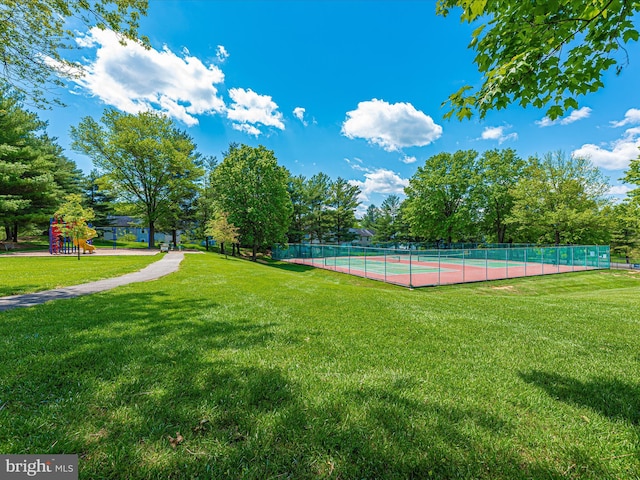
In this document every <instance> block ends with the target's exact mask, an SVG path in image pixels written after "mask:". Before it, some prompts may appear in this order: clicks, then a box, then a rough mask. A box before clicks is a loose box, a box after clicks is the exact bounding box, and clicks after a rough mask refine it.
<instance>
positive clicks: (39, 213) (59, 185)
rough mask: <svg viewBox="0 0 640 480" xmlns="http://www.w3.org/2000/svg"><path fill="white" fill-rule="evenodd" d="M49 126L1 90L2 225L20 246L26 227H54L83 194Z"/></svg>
mask: <svg viewBox="0 0 640 480" xmlns="http://www.w3.org/2000/svg"><path fill="white" fill-rule="evenodd" d="M46 125H47V124H46V123H45V122H42V121H41V120H39V119H38V117H37V115H36V114H34V113H31V112H28V111H26V110H25V109H24V108H23V107H22V104H21V97H20V96H18V95H16V94H15V93H12V92H10V91H9V90H8V89H4V88H0V224H2V225H3V226H4V229H5V234H6V237H7V238H8V239H10V240H12V241H14V242H17V241H18V231H19V229H20V228H23V227H25V226H28V225H30V224H36V225H37V224H42V223H46V222H48V220H49V217H50V216H51V213H52V212H53V211H54V210H55V208H57V206H58V205H59V203H60V200H59V199H60V198H61V197H62V196H63V195H64V194H65V193H73V192H77V191H79V186H78V185H79V177H80V175H81V173H80V171H79V170H78V169H77V168H76V165H75V163H73V162H71V161H70V160H68V159H67V158H65V157H64V155H63V154H62V149H61V148H60V147H59V146H58V145H57V144H56V143H55V139H51V138H50V137H48V136H47V134H46V133H43V130H44V129H45V128H46Z"/></svg>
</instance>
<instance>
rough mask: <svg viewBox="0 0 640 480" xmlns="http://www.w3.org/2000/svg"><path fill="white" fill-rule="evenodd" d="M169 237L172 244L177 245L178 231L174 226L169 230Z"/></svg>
mask: <svg viewBox="0 0 640 480" xmlns="http://www.w3.org/2000/svg"><path fill="white" fill-rule="evenodd" d="M171 239H172V240H173V246H174V247H177V246H178V231H177V230H176V229H175V228H174V229H173V230H171Z"/></svg>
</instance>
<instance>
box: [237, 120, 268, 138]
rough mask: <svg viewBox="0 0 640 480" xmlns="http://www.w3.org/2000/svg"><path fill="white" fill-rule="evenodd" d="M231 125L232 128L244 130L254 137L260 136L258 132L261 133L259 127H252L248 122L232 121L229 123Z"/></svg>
mask: <svg viewBox="0 0 640 480" xmlns="http://www.w3.org/2000/svg"><path fill="white" fill-rule="evenodd" d="M231 127H232V128H233V129H234V130H238V131H239V132H244V133H246V134H248V135H253V136H255V137H258V136H260V134H261V133H262V132H261V131H260V129H258V128H256V127H254V126H253V125H249V124H248V123H234V124H232V125H231Z"/></svg>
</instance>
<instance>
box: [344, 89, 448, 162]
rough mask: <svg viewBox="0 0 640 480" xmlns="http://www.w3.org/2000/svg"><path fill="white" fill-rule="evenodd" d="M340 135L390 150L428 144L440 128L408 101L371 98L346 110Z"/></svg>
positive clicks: (435, 136)
mask: <svg viewBox="0 0 640 480" xmlns="http://www.w3.org/2000/svg"><path fill="white" fill-rule="evenodd" d="M342 134H343V135H344V136H346V137H348V138H351V139H353V138H364V139H365V140H368V141H369V142H370V143H373V144H375V145H378V146H380V147H382V148H383V149H385V150H386V151H388V152H393V151H399V150H400V149H401V148H403V147H416V146H417V147H421V146H424V145H429V144H430V143H431V142H433V141H435V140H437V139H438V138H440V136H441V135H442V127H441V126H440V125H437V124H436V123H435V122H434V121H433V119H432V118H431V117H430V116H428V115H425V114H424V113H423V112H421V111H419V110H416V108H415V107H414V106H413V105H411V104H410V103H394V104H389V103H387V102H385V101H384V100H377V99H375V98H374V99H372V100H370V101H366V102H360V103H359V104H358V108H357V109H356V110H352V111H350V112H347V119H346V120H345V121H344V123H343V124H342Z"/></svg>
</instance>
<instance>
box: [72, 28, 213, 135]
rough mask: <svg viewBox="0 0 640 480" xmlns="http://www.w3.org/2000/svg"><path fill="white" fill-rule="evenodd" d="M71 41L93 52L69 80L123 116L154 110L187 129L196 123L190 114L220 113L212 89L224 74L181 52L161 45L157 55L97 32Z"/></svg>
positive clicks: (95, 29)
mask: <svg viewBox="0 0 640 480" xmlns="http://www.w3.org/2000/svg"><path fill="white" fill-rule="evenodd" d="M76 42H77V44H78V45H79V46H83V47H90V48H97V52H96V58H95V59H94V60H93V61H89V62H85V65H84V67H85V74H84V75H83V76H82V77H80V78H78V79H76V80H74V81H75V82H76V83H77V84H78V85H80V86H81V87H83V88H85V89H87V90H88V91H89V92H90V93H91V94H92V95H94V96H96V97H98V98H100V100H102V101H103V102H104V103H106V104H107V105H112V106H114V107H116V108H118V109H120V110H122V111H124V112H127V113H138V112H141V111H147V110H160V111H162V112H164V113H166V114H167V115H170V116H172V117H174V118H176V119H178V120H180V121H182V122H184V123H185V124H187V125H189V126H191V125H195V124H197V123H198V119H197V118H196V117H195V115H202V114H211V113H220V112H223V111H224V109H225V105H224V102H223V101H222V99H221V98H219V97H218V90H217V88H216V87H215V86H214V85H215V84H219V83H222V82H223V81H224V74H223V73H222V71H221V70H220V69H219V68H218V67H216V66H215V65H208V66H207V65H204V64H203V63H202V62H201V61H200V60H199V59H198V58H196V57H193V56H190V55H189V54H188V53H187V52H184V56H183V57H179V56H177V55H176V54H175V53H173V52H172V51H171V50H169V48H168V47H166V46H165V47H164V48H163V49H162V51H158V50H155V49H153V48H151V49H148V50H147V49H145V48H144V47H143V46H142V45H140V44H138V43H133V42H128V43H127V44H126V45H122V44H121V43H120V40H119V38H118V37H117V36H116V34H115V33H114V32H112V31H110V30H100V29H98V28H92V29H91V30H90V31H89V33H87V34H86V35H84V36H82V37H79V38H77V39H76Z"/></svg>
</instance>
